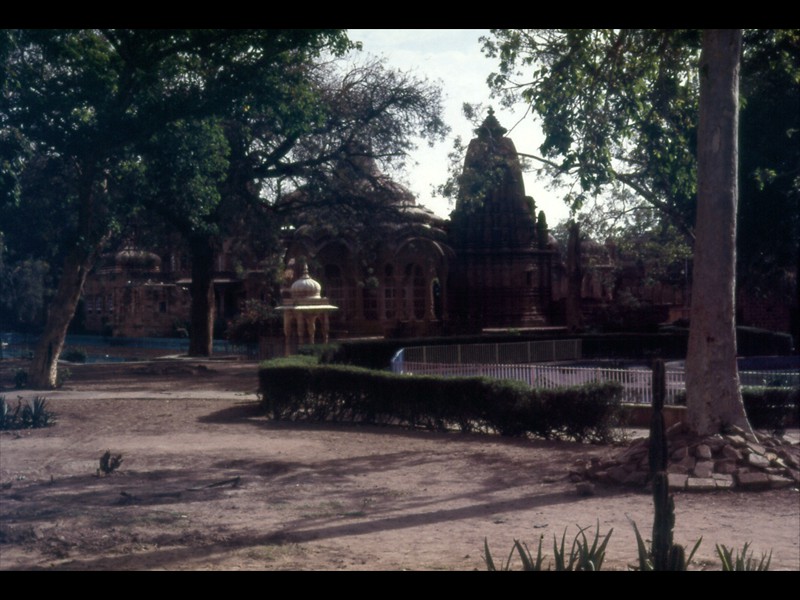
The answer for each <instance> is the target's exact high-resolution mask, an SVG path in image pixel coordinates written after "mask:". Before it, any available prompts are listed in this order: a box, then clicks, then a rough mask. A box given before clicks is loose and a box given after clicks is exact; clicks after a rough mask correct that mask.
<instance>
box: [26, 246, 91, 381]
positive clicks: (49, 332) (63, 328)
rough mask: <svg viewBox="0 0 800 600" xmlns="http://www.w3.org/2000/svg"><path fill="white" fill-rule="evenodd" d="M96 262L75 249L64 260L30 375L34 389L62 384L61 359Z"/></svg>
mask: <svg viewBox="0 0 800 600" xmlns="http://www.w3.org/2000/svg"><path fill="white" fill-rule="evenodd" d="M93 258H94V253H87V252H85V251H82V250H81V249H79V248H75V249H74V250H73V251H72V252H71V253H70V254H69V255H68V256H67V258H66V259H65V260H64V271H63V273H62V275H61V278H60V279H59V281H58V289H57V290H56V295H55V297H54V298H53V300H52V301H51V302H50V306H49V307H48V312H47V322H46V324H45V328H44V331H43V332H42V335H41V337H40V338H39V341H38V343H37V345H36V351H35V352H34V355H33V362H32V364H31V367H30V370H29V371H28V385H29V386H30V387H32V388H34V389H52V388H54V387H56V385H57V384H58V357H59V356H60V355H61V351H62V350H63V349H64V340H65V338H66V337H67V328H68V327H69V324H70V322H71V321H72V317H73V316H74V315H75V308H76V307H77V306H78V300H80V297H81V293H82V292H83V283H84V282H85V281H86V275H87V274H88V273H89V270H90V269H91V268H92V263H93V262H94V260H93Z"/></svg>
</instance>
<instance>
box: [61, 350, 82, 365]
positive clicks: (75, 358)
mask: <svg viewBox="0 0 800 600" xmlns="http://www.w3.org/2000/svg"><path fill="white" fill-rule="evenodd" d="M61 358H62V359H64V360H66V361H67V362H74V363H85V362H86V350H84V349H83V348H67V349H66V350H64V352H63V353H62V354H61Z"/></svg>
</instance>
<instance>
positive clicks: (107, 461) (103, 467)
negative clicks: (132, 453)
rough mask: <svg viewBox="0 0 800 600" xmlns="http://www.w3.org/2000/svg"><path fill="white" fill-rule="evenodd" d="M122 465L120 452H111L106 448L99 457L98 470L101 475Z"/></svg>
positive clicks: (111, 471)
mask: <svg viewBox="0 0 800 600" xmlns="http://www.w3.org/2000/svg"><path fill="white" fill-rule="evenodd" d="M120 465H122V454H111V451H110V450H106V451H105V453H104V454H103V456H101V457H100V469H99V470H98V471H99V472H100V473H103V475H111V474H112V473H113V472H114V471H116V470H117V469H118V468H119V467H120Z"/></svg>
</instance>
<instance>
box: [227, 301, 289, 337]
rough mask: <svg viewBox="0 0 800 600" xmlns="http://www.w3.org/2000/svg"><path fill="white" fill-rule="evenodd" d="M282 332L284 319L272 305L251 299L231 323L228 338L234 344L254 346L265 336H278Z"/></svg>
mask: <svg viewBox="0 0 800 600" xmlns="http://www.w3.org/2000/svg"><path fill="white" fill-rule="evenodd" d="M282 332H283V317H281V315H280V314H278V312H277V311H276V310H275V309H274V308H273V307H271V306H270V305H268V304H265V303H263V302H261V301H259V300H255V299H251V300H247V301H246V302H245V303H244V306H243V307H242V310H241V312H240V313H239V314H238V315H237V316H236V317H235V318H234V319H233V321H231V323H230V325H229V326H228V331H227V337H228V340H229V341H231V342H233V343H234V344H254V343H257V342H258V340H259V339H260V338H262V337H264V336H277V335H281V334H282Z"/></svg>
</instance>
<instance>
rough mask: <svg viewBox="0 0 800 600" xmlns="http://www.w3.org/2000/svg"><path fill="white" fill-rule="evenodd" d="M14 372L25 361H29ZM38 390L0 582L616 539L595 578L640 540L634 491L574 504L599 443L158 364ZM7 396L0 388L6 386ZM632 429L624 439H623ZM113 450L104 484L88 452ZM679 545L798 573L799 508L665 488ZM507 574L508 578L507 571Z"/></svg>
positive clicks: (9, 371) (445, 556) (2, 525)
mask: <svg viewBox="0 0 800 600" xmlns="http://www.w3.org/2000/svg"><path fill="white" fill-rule="evenodd" d="M22 364H23V366H24V363H22ZM18 366H19V364H17V363H15V361H10V360H5V361H0V386H2V387H0V394H4V395H5V396H6V399H7V400H8V401H10V402H11V403H12V405H13V404H15V403H16V400H17V397H18V396H21V397H23V398H29V397H31V396H34V395H44V396H46V398H47V399H48V406H49V408H50V410H51V411H52V412H54V413H55V414H56V416H57V419H58V421H57V423H56V424H55V425H54V426H52V427H49V428H46V429H36V430H26V431H17V432H13V431H12V432H8V431H6V432H0V569H2V570H39V569H64V570H351V571H352V570H484V569H485V564H484V560H483V546H484V539H487V540H488V543H489V547H490V549H491V551H492V553H493V554H494V557H495V559H496V560H504V559H505V558H506V557H507V556H508V552H509V550H510V548H511V546H512V544H513V540H514V539H515V538H516V539H520V540H523V541H525V542H527V544H528V545H529V546H530V547H532V548H533V547H534V544H536V543H537V541H538V539H539V537H540V536H541V535H543V536H544V540H545V544H544V550H545V552H546V554H548V555H549V556H550V557H552V541H553V536H554V535H556V536H558V538H559V540H560V538H561V535H562V534H563V532H564V530H565V528H567V543H569V541H570V540H571V538H572V537H574V535H575V534H576V533H577V532H578V527H588V528H589V529H588V530H587V531H588V532H589V533H590V535H591V534H593V533H594V531H595V528H596V527H597V526H598V524H599V530H600V533H601V534H603V535H605V534H606V533H607V532H609V531H611V530H612V529H613V533H612V535H611V538H610V541H609V544H608V549H607V557H606V562H605V564H604V568H606V569H607V568H613V569H617V570H624V569H626V568H627V566H628V565H629V564H631V563H633V562H634V561H635V559H636V544H635V538H634V533H633V528H632V526H631V521H635V522H636V523H637V524H638V526H639V529H640V530H641V531H642V532H643V533H644V534H645V535H646V537H649V531H650V528H651V526H652V500H651V496H650V495H649V494H648V493H646V492H644V491H632V490H629V489H620V488H603V487H599V488H597V490H596V493H595V495H593V496H588V497H582V496H579V495H578V494H577V493H576V491H575V486H574V484H572V483H570V481H569V480H568V478H567V472H568V470H569V467H570V465H571V464H573V463H574V462H575V461H576V460H577V459H581V458H586V457H589V456H606V455H608V454H609V453H614V452H619V451H620V449H619V448H615V447H610V446H589V445H581V444H575V443H565V442H544V441H525V440H509V439H503V438H500V437H496V436H488V435H477V434H475V435H472V434H469V435H466V434H461V433H453V434H441V433H430V432H424V431H409V430H404V429H396V428H388V427H387V428H379V427H344V426H321V425H306V424H295V423H282V422H272V421H270V420H268V419H266V418H265V417H264V416H262V415H260V414H259V412H258V409H257V395H256V388H257V375H256V370H257V365H256V364H255V363H251V362H238V361H205V362H201V361H196V360H185V359H184V360H179V359H175V360H160V361H152V362H141V363H124V364H104V365H74V366H70V370H71V377H70V379H69V380H68V381H67V383H66V384H65V385H64V387H63V388H61V389H59V390H57V391H52V392H46V393H42V392H39V393H37V392H35V391H29V390H23V391H21V392H20V391H18V390H15V389H13V372H14V368H16V367H18ZM3 388H4V389H3ZM632 435H635V433H634V434H630V436H629V437H632ZM106 450H110V451H111V452H112V453H113V454H121V455H122V460H123V462H122V464H121V466H120V467H119V469H117V470H116V471H114V472H113V473H112V474H111V475H109V476H98V467H99V460H100V457H101V455H102V454H103V453H104V452H105V451H106ZM675 506H676V526H675V539H676V541H678V542H680V543H683V544H684V545H688V546H691V545H692V544H693V543H694V542H695V540H697V539H698V538H699V537H700V536H702V537H703V541H702V544H701V545H700V549H699V551H698V553H697V555H696V560H695V563H694V568H695V569H698V570H700V569H718V568H719V560H718V558H717V556H716V551H715V544H725V545H727V546H729V547H730V546H734V547H736V548H741V546H742V545H743V544H744V543H745V542H750V543H751V547H752V549H753V550H754V551H755V553H756V555H757V556H758V557H760V555H761V553H762V552H769V551H772V564H771V568H772V569H773V570H800V493H798V490H797V489H788V490H787V489H784V490H780V491H768V492H757V493H755V492H750V493H742V492H711V493H678V494H676V495H675ZM514 566H515V568H519V563H518V562H515V563H514Z"/></svg>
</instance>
